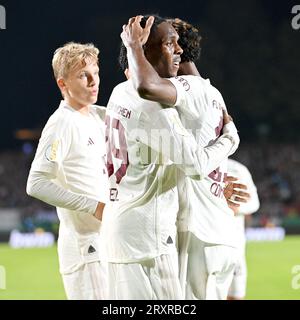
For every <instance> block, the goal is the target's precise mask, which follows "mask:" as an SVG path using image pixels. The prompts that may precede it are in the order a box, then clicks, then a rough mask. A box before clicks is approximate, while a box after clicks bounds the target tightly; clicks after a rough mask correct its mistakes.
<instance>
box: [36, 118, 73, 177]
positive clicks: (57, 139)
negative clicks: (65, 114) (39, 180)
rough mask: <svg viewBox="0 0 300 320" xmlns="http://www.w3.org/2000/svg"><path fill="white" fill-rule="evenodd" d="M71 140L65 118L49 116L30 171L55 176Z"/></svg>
mask: <svg viewBox="0 0 300 320" xmlns="http://www.w3.org/2000/svg"><path fill="white" fill-rule="evenodd" d="M71 141H72V139H71V134H70V128H69V127H68V124H67V122H66V120H63V119H61V120H58V121H54V120H53V119H52V118H50V119H49V121H48V123H47V124H46V126H45V128H44V130H43V132H42V135H41V138H40V141H39V144H38V147H37V150H36V154H35V157H34V160H33V162H32V165H31V171H39V172H45V173H49V174H51V175H53V176H56V173H57V171H58V168H59V166H60V165H61V164H62V162H63V161H64V158H65V157H66V155H67V152H68V150H69V147H70V144H71Z"/></svg>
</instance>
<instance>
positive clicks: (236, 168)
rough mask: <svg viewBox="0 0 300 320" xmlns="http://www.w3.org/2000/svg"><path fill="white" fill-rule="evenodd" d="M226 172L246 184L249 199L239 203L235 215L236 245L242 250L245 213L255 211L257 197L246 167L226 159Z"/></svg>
mask: <svg viewBox="0 0 300 320" xmlns="http://www.w3.org/2000/svg"><path fill="white" fill-rule="evenodd" d="M228 174H229V175H230V176H233V177H236V178H238V179H239V180H238V181H237V183H243V184H245V185H246V186H247V188H248V189H247V190H246V191H247V192H248V193H249V194H250V199H249V200H248V202H246V203H239V204H240V206H239V208H238V214H237V215H236V216H235V219H234V220H235V233H236V234H237V236H238V247H239V248H241V249H242V250H244V246H245V241H246V239H245V215H248V214H252V213H254V212H256V211H257V210H258V208H259V205H260V203H259V198H258V194H257V189H256V186H255V184H254V182H253V179H252V176H251V173H250V172H249V170H248V168H247V167H246V166H244V165H243V164H241V163H240V162H238V161H235V160H233V159H228Z"/></svg>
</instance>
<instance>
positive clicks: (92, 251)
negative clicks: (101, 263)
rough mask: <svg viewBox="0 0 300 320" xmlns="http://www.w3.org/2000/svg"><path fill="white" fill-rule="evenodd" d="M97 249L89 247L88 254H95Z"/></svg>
mask: <svg viewBox="0 0 300 320" xmlns="http://www.w3.org/2000/svg"><path fill="white" fill-rule="evenodd" d="M94 252H96V249H95V248H94V247H93V246H89V249H88V253H94Z"/></svg>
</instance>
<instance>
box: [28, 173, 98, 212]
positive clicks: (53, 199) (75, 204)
mask: <svg viewBox="0 0 300 320" xmlns="http://www.w3.org/2000/svg"><path fill="white" fill-rule="evenodd" d="M54 178H55V176H52V175H51V174H49V173H45V172H39V171H31V172H30V174H29V176H28V180H27V186H26V191H27V194H29V195H30V196H32V197H34V198H37V199H39V200H41V201H44V202H46V203H48V204H50V205H52V206H55V207H60V208H64V209H68V210H73V211H77V212H85V213H90V214H94V213H95V211H96V208H97V205H98V201H97V200H95V199H90V198H88V197H86V196H83V195H80V194H76V193H74V192H71V191H69V190H66V189H64V188H62V187H60V186H58V185H57V184H55V183H54V182H52V179H54Z"/></svg>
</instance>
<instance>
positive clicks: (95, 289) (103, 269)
mask: <svg viewBox="0 0 300 320" xmlns="http://www.w3.org/2000/svg"><path fill="white" fill-rule="evenodd" d="M62 278H63V283H64V287H65V292H66V295H67V298H68V299H69V300H103V299H107V291H108V287H107V264H106V263H102V262H100V261H95V262H90V263H86V264H85V265H83V266H82V267H81V268H80V269H79V270H77V271H75V272H72V273H69V274H63V275H62Z"/></svg>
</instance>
